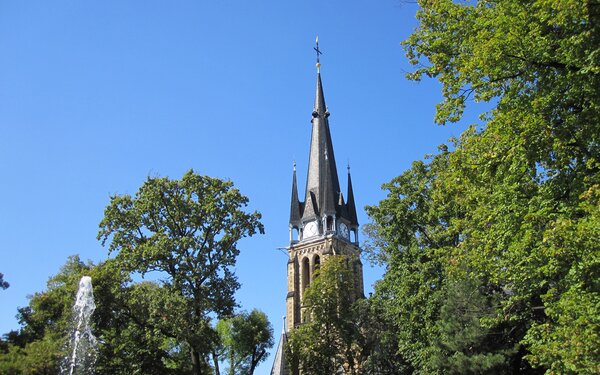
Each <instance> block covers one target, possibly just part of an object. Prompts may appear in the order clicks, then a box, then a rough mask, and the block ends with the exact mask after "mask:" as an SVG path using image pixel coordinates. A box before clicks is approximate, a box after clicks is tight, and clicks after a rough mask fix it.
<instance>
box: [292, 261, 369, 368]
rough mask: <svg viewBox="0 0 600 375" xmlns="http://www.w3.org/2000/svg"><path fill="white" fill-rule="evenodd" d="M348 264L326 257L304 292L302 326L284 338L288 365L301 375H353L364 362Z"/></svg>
mask: <svg viewBox="0 0 600 375" xmlns="http://www.w3.org/2000/svg"><path fill="white" fill-rule="evenodd" d="M351 261H352V259H351V258H349V257H347V256H343V255H336V256H331V257H328V258H327V259H326V260H325V261H324V262H323V264H321V266H320V268H319V269H318V270H316V271H315V275H314V281H313V282H312V283H311V284H310V286H309V287H308V288H307V289H306V290H305V293H304V299H303V306H304V310H303V313H302V314H303V316H304V317H305V318H306V323H303V324H302V325H300V326H298V327H297V328H295V329H294V330H293V331H291V333H290V335H289V338H288V357H289V358H291V361H290V363H298V365H299V368H300V371H301V372H302V373H304V374H334V373H338V371H343V372H344V373H346V374H357V373H360V371H361V368H362V366H363V364H364V362H365V360H366V352H365V347H366V345H365V342H366V338H365V337H364V336H363V334H364V332H362V331H361V329H360V326H359V324H358V323H359V321H360V314H359V312H360V311H361V310H360V308H359V307H357V306H358V305H357V304H354V302H355V300H356V293H355V280H354V277H355V276H354V274H353V273H352V272H351V267H350V262H351Z"/></svg>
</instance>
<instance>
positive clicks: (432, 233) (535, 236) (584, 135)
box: [369, 0, 600, 374]
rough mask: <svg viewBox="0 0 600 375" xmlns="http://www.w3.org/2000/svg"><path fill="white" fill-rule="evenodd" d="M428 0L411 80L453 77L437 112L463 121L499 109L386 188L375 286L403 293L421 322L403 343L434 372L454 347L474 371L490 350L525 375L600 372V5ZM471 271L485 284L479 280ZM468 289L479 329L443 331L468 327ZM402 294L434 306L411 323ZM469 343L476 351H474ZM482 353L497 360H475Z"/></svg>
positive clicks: (399, 318) (392, 306)
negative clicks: (491, 341)
mask: <svg viewBox="0 0 600 375" xmlns="http://www.w3.org/2000/svg"><path fill="white" fill-rule="evenodd" d="M419 4H420V5H421V9H420V10H419V12H418V14H417V18H418V20H419V27H418V28H417V29H416V31H415V32H414V33H413V34H412V35H411V36H410V37H409V39H408V40H407V41H405V42H404V45H405V47H406V49H407V53H408V57H409V58H410V59H411V62H412V63H413V64H415V65H416V66H417V69H416V70H415V72H413V73H411V74H409V78H412V79H417V80H418V79H421V78H422V77H424V76H426V77H434V78H437V79H438V80H439V81H440V82H441V84H442V94H443V96H444V100H443V102H441V103H440V104H439V105H438V107H437V113H436V121H437V122H438V123H440V124H445V123H448V122H456V121H459V120H460V119H461V116H462V114H463V111H464V109H465V106H466V105H467V104H468V103H470V101H471V99H474V100H475V101H489V102H490V103H491V104H492V106H493V108H492V109H491V110H490V111H489V112H487V113H484V114H482V116H481V119H482V121H483V126H479V127H476V126H472V127H470V128H469V129H468V130H467V131H465V132H464V133H463V134H462V135H461V137H460V139H458V140H455V142H454V145H453V146H454V148H453V150H452V151H448V150H447V149H445V148H444V149H443V150H442V152H441V153H440V154H439V155H437V156H435V157H434V158H433V159H432V160H431V161H430V162H429V163H427V164H426V163H421V162H417V163H415V164H414V165H413V168H412V169H411V170H410V171H408V172H406V173H405V174H403V175H402V176H401V177H400V178H398V179H395V180H394V181H393V182H392V183H390V184H387V185H385V188H386V189H388V190H389V193H388V197H387V198H386V199H385V200H384V201H382V202H381V203H380V204H379V206H375V207H372V208H371V209H370V212H369V214H370V215H371V216H372V217H373V219H374V221H375V224H374V226H375V227H374V230H373V231H374V232H375V233H376V234H377V235H376V237H375V242H376V243H378V244H381V245H382V246H383V247H384V248H385V250H384V252H383V255H380V257H381V258H383V259H385V260H386V261H388V272H387V274H386V276H385V278H384V281H383V282H382V283H381V284H380V286H378V293H381V294H383V295H386V294H387V295H388V296H389V297H393V298H395V299H396V300H400V302H398V301H393V302H390V303H389V304H387V303H386V302H383V303H384V310H385V311H386V312H387V313H388V314H389V315H390V316H391V317H392V318H393V319H395V321H396V322H397V326H398V327H402V326H403V325H404V324H407V323H413V324H414V323H416V322H418V321H419V319H423V320H424V321H423V324H421V325H417V326H418V327H424V329H420V330H419V329H417V330H414V329H409V331H410V332H408V335H406V329H402V330H401V331H400V332H399V336H400V338H399V349H400V350H401V351H403V350H406V348H407V346H406V345H407V344H408V345H414V349H416V350H415V351H414V353H415V355H416V356H413V357H408V358H409V361H410V363H411V364H412V365H414V366H415V368H416V371H420V372H426V373H434V371H437V372H440V371H441V369H440V368H439V366H440V365H441V366H442V368H445V367H444V366H449V365H452V363H450V362H446V363H441V362H440V361H437V362H436V361H429V360H427V358H428V357H429V358H441V357H440V355H441V353H444V352H445V351H448V350H451V351H452V353H453V354H452V356H454V358H459V357H460V356H461V355H462V356H463V357H460V358H462V359H461V361H462V360H463V359H464V360H466V362H462V363H463V364H465V365H466V366H467V367H469V368H470V369H471V370H474V371H476V369H477V368H480V369H482V368H484V367H485V368H490V369H491V368H493V367H494V366H495V365H493V366H492V364H491V362H488V360H493V362H494V363H501V362H506V361H508V363H509V364H510V369H512V370H508V371H513V372H515V371H518V372H544V371H548V372H554V373H590V374H591V373H597V372H598V371H599V368H598V365H597V363H598V354H599V353H598V349H597V348H598V347H600V342H599V335H598V332H599V330H600V328H599V322H598V320H597V319H596V317H598V316H600V311H599V308H600V303H599V302H600V285H599V284H598V282H597V280H598V279H600V274H599V273H600V272H599V270H600V267H598V264H599V262H600V260H599V258H600V251H599V248H598V243H599V239H600V237H599V228H600V220H599V216H598V212H597V210H598V207H599V206H600V193H599V190H600V185H599V183H600V162H599V156H600V142H599V139H598V137H599V136H600V110H599V109H600V26H599V25H600V22H599V21H600V6H599V4H598V3H597V2H595V1H579V0H577V1H575V0H566V1H535V0H529V1H493V0H484V1H477V2H473V3H470V2H453V1H450V0H439V1H426V0H423V1H419ZM440 161H443V163H444V164H445V166H444V167H443V168H438V163H439V162H440ZM422 171H424V172H426V173H428V174H429V175H428V176H427V178H426V179H422V178H421V176H422V175H423V173H421V172H422ZM400 185H405V186H400ZM421 196H422V197H423V198H424V201H422V200H421V198H420V197H421ZM413 222H414V223H416V224H417V225H416V226H411V225H412V223H413ZM404 225H408V226H407V227H404V228H406V229H405V230H404V229H402V228H403V226H404ZM394 231H399V232H398V233H399V234H395V233H394ZM406 233H408V237H407V236H406ZM438 235H441V236H442V237H441V241H440V239H439V238H438ZM447 240H451V241H447ZM411 270H412V271H413V272H410V271H411ZM432 271H433V272H432ZM428 275H429V276H428ZM435 275H437V277H438V280H437V282H436V278H435ZM406 277H407V278H408V279H409V280H411V279H412V280H414V281H415V282H414V283H413V284H412V285H410V284H408V282H409V280H405V281H403V279H404V278H406ZM419 278H420V280H419ZM394 281H397V282H398V283H399V284H398V285H394ZM473 281H476V283H477V284H479V285H478V287H477V288H473V287H470V288H466V287H467V286H468V283H469V282H473ZM465 283H467V284H465ZM457 285H462V286H463V287H465V288H466V290H469V289H471V290H473V291H475V290H476V291H477V295H479V296H480V297H481V298H479V297H477V298H474V300H475V301H478V303H477V306H478V307H477V309H476V311H478V313H477V314H475V315H471V316H470V315H469V314H466V315H464V316H462V317H461V318H462V319H464V321H463V323H464V324H466V325H467V326H468V327H470V328H469V329H468V330H467V331H468V332H470V333H468V332H466V333H465V334H464V335H461V337H459V336H455V337H454V338H455V340H450V341H448V340H446V342H444V340H445V339H444V335H446V336H447V335H448V333H449V332H453V331H456V327H453V326H452V324H451V323H452V322H451V321H450V320H449V318H448V316H447V314H448V313H449V312H450V311H453V310H454V311H455V310H456V309H459V310H460V309H462V308H461V303H460V301H461V300H463V297H461V294H460V293H457V292H456V286H457ZM419 296H423V297H424V298H421V299H419V298H418V297H419ZM404 299H406V300H411V299H414V302H415V305H416V308H415V309H416V311H417V312H418V313H417V314H421V315H418V316H414V317H413V318H414V319H411V316H410V315H411V313H410V312H409V311H410V308H411V306H410V304H404V303H403V302H402V301H403V300H404ZM492 301H493V303H492ZM406 309H408V310H406ZM437 319H442V321H440V323H439V324H433V322H435V321H436V320H437ZM486 331H487V333H486ZM484 333H485V334H486V335H487V334H498V333H500V334H498V335H497V337H498V341H499V342H501V344H500V345H494V346H492V347H490V346H489V345H488V343H487V342H485V340H484V341H481V340H482V339H483V336H481V334H484ZM469 342H472V343H473V344H475V345H476V346H477V350H476V351H474V352H471V353H469V352H468V351H465V349H468V348H469V347H468V346H464V345H465V344H467V343H469ZM565 342H568V343H571V344H572V345H565ZM512 344H514V345H515V346H514V347H513V349H510V348H511V345H512ZM408 348H410V346H408ZM481 350H485V351H486V354H485V357H486V358H487V359H486V360H484V361H482V362H478V360H477V357H476V356H477V355H480V354H482V353H481V352H480V351H481ZM407 351H408V352H410V350H407ZM510 352H513V353H515V354H513V355H511V354H510ZM428 353H429V354H428ZM461 353H462V354H461ZM495 355H504V356H508V357H505V358H504V359H502V360H500V358H499V357H498V358H497V359H494V358H496V357H494V356H495ZM524 360H526V361H528V362H529V364H530V365H532V366H536V368H537V370H535V369H532V368H530V367H529V365H528V364H527V363H525V362H523V361H524ZM484 362H486V363H487V364H483V363H484ZM458 364H459V363H458V362H456V363H455V365H458ZM436 366H437V369H436ZM478 366H479V367H478ZM481 366H483V367H481ZM487 366H491V367H487ZM503 371H505V370H503Z"/></svg>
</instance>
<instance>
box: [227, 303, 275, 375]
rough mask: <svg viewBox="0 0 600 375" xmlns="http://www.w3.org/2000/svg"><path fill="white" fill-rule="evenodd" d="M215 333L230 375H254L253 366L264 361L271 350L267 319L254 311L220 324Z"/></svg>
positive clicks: (270, 335)
mask: <svg viewBox="0 0 600 375" xmlns="http://www.w3.org/2000/svg"><path fill="white" fill-rule="evenodd" d="M217 332H218V334H219V339H220V341H221V343H222V345H223V356H224V357H225V358H227V359H228V361H229V370H228V373H229V374H231V375H234V374H249V375H251V374H254V370H255V369H256V366H257V365H258V364H259V363H261V362H263V361H264V360H266V359H267V357H268V355H269V354H268V353H267V350H268V349H270V348H271V347H273V327H272V326H271V323H270V322H269V319H268V318H267V315H266V314H265V313H263V312H262V311H258V310H256V309H254V310H252V312H250V313H247V312H242V313H239V314H236V315H235V316H233V317H231V318H228V319H223V320H220V321H219V322H218V323H217Z"/></svg>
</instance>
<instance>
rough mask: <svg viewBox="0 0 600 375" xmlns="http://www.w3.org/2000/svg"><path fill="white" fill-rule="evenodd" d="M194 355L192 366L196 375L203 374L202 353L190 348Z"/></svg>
mask: <svg viewBox="0 0 600 375" xmlns="http://www.w3.org/2000/svg"><path fill="white" fill-rule="evenodd" d="M190 354H191V356H192V368H193V373H194V375H202V363H200V353H198V352H197V351H195V350H194V349H190Z"/></svg>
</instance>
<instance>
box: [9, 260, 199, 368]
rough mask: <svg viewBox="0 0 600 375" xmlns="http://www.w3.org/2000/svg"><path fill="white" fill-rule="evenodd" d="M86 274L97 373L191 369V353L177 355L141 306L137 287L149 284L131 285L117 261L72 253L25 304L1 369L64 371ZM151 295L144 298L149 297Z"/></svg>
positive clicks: (12, 333) (11, 335) (11, 336)
mask: <svg viewBox="0 0 600 375" xmlns="http://www.w3.org/2000/svg"><path fill="white" fill-rule="evenodd" d="M83 275H87V276H91V277H92V280H93V281H92V282H93V284H94V299H95V302H96V310H95V312H94V314H93V315H92V323H93V332H94V334H95V335H96V336H97V338H98V341H99V357H98V361H97V363H96V374H99V375H101V374H175V373H177V374H182V373H185V371H184V369H185V363H186V362H189V359H187V356H186V359H187V361H181V359H179V360H177V358H176V350H175V349H174V345H173V343H172V342H171V341H170V339H168V338H167V337H165V336H163V335H161V334H160V332H157V331H155V330H153V329H152V327H149V326H148V324H147V323H146V322H145V321H144V320H143V317H142V316H141V315H139V314H138V312H139V310H136V309H135V307H136V304H138V305H139V304H140V302H136V298H139V297H141V295H140V294H139V293H136V291H137V290H139V289H143V287H144V286H146V284H142V285H131V286H130V285H127V282H128V280H129V279H128V277H127V275H126V274H125V273H123V272H121V271H119V270H118V269H116V268H115V267H114V264H113V263H112V262H111V261H107V262H104V263H100V264H98V265H94V264H91V263H84V262H82V261H81V260H80V259H79V257H77V256H74V257H70V258H69V259H68V261H67V262H66V263H65V265H64V266H63V267H62V268H61V270H60V272H59V273H58V274H57V275H55V276H53V277H51V278H50V279H49V281H48V288H47V290H46V291H44V292H39V293H36V294H34V295H33V296H32V297H31V299H30V302H29V306H27V307H24V308H20V309H19V320H20V322H21V325H22V328H21V329H20V330H19V331H13V332H10V333H9V334H7V335H5V336H4V342H3V344H4V350H2V352H1V353H0V373H9V374H57V373H58V369H59V366H60V362H61V360H62V358H64V356H65V355H66V354H67V353H66V352H65V348H66V337H68V330H69V324H70V321H71V313H72V306H73V303H74V301H75V295H76V292H77V286H78V281H79V279H80V278H81V277H82V276H83ZM154 285H155V284H154ZM155 287H158V286H156V285H155ZM148 297H149V296H145V297H144V298H143V300H142V303H143V304H148V303H149V301H150V299H149V298H148ZM168 361H171V363H170V364H169V363H167V362H168ZM188 373H189V372H188Z"/></svg>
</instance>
